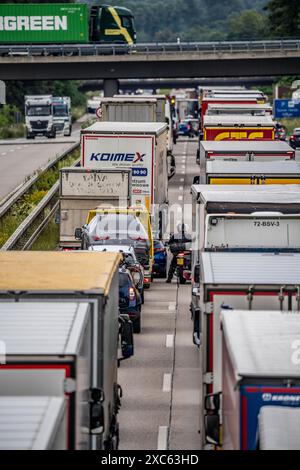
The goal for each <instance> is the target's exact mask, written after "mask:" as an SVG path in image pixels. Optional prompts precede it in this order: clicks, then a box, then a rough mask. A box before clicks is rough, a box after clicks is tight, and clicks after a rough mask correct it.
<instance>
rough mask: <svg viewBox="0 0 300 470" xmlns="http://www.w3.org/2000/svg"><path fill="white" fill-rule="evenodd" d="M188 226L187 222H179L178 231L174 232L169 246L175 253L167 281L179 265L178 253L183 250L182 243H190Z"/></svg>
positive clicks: (168, 281)
mask: <svg viewBox="0 0 300 470" xmlns="http://www.w3.org/2000/svg"><path fill="white" fill-rule="evenodd" d="M187 231H188V226H187V225H186V224H182V223H179V224H178V225H177V232H176V233H174V234H172V235H171V237H170V240H169V248H170V251H171V253H172V255H173V258H172V260H171V263H170V267H169V272H168V277H167V280H166V282H167V283H170V282H171V281H172V278H173V274H174V272H175V270H176V266H177V255H178V253H180V251H182V248H180V247H179V245H180V244H182V243H190V242H191V236H190V235H189V234H188V233H187Z"/></svg>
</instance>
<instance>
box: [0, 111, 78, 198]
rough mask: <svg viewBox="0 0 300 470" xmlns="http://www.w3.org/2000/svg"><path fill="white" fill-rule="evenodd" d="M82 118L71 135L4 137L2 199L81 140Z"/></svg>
mask: <svg viewBox="0 0 300 470" xmlns="http://www.w3.org/2000/svg"><path fill="white" fill-rule="evenodd" d="M81 122H82V118H81V119H80V120H79V121H78V122H76V123H75V124H74V125H73V132H72V135H71V137H64V136H59V137H57V138H56V139H47V138H46V137H36V138H35V139H34V140H26V139H11V140H0V202H1V200H2V199H3V198H4V197H5V196H7V195H8V194H9V193H10V192H11V191H13V190H14V189H15V188H16V187H17V186H19V185H20V184H22V183H23V181H24V180H25V179H26V178H27V177H28V176H31V175H32V174H33V173H34V172H35V171H36V170H38V169H39V168H42V167H44V166H45V165H46V164H47V163H48V162H50V161H51V160H54V159H55V158H56V157H57V156H58V155H60V154H61V153H63V152H64V151H65V150H67V149H68V148H69V147H70V146H71V145H73V144H74V143H75V142H76V141H78V140H79V136H80V126H81Z"/></svg>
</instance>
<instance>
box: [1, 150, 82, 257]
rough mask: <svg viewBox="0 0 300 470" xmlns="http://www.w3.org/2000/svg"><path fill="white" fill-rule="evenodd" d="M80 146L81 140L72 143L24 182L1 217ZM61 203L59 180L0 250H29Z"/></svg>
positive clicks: (2, 208)
mask: <svg viewBox="0 0 300 470" xmlns="http://www.w3.org/2000/svg"><path fill="white" fill-rule="evenodd" d="M78 147H79V142H78V143H77V144H74V145H72V146H71V147H70V148H69V149H68V150H66V151H65V152H64V153H63V154H61V155H60V156H59V157H57V158H56V159H55V160H53V161H52V162H51V163H49V165H47V167H45V168H44V169H43V171H42V172H41V173H39V174H38V175H35V176H34V177H33V178H32V179H30V180H29V181H28V182H26V183H25V184H24V186H22V187H21V188H20V190H19V191H17V192H16V193H15V194H13V195H12V197H11V198H10V199H9V200H8V201H7V202H6V203H5V204H4V206H2V207H1V209H0V211H1V212H0V217H3V215H4V214H5V213H6V212H7V211H8V210H9V209H10V208H11V207H12V205H13V204H14V203H15V202H16V201H17V200H18V199H19V198H20V197H21V196H22V195H23V194H25V193H26V191H28V190H29V189H30V188H31V186H32V185H33V184H34V183H35V182H36V181H37V180H38V179H39V177H40V176H41V175H42V174H44V173H45V171H47V170H49V169H51V168H52V167H53V166H55V164H56V163H57V162H59V161H61V160H62V159H63V158H65V157H67V156H68V155H69V154H71V153H72V152H73V151H74V150H76V149H77V148H78ZM79 161H80V160H79V159H78V160H77V161H76V162H75V164H74V166H76V165H78V164H79ZM58 204H59V182H58V181H57V182H56V183H55V184H54V185H53V186H52V188H51V189H50V190H49V191H48V192H47V194H46V196H44V197H43V199H42V200H41V201H40V202H39V203H38V205H37V206H36V207H35V208H34V209H33V210H32V212H30V214H29V215H28V217H27V218H26V219H25V220H23V222H22V223H21V224H20V225H19V227H18V228H17V230H15V232H14V233H13V234H12V235H11V236H10V237H9V239H8V240H7V241H6V242H5V243H4V245H3V246H2V247H1V248H0V251H7V250H29V249H30V248H31V247H32V245H33V244H34V242H35V241H36V240H37V239H38V237H39V236H40V234H41V233H42V231H43V230H44V229H45V227H46V226H47V225H48V223H49V222H50V220H51V219H52V218H53V216H54V214H55V212H56V211H57V209H58Z"/></svg>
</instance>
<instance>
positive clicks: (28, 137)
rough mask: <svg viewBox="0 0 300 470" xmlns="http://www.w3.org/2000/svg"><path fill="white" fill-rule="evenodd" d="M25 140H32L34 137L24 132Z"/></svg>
mask: <svg viewBox="0 0 300 470" xmlns="http://www.w3.org/2000/svg"><path fill="white" fill-rule="evenodd" d="M26 139H34V135H33V134H29V133H28V132H26Z"/></svg>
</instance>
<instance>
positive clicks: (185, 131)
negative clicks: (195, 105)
mask: <svg viewBox="0 0 300 470" xmlns="http://www.w3.org/2000/svg"><path fill="white" fill-rule="evenodd" d="M190 134H191V125H190V124H189V123H188V122H180V123H179V124H178V127H177V135H184V136H190Z"/></svg>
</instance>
